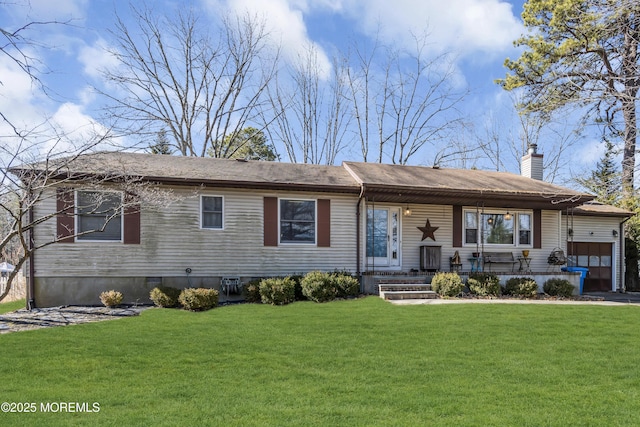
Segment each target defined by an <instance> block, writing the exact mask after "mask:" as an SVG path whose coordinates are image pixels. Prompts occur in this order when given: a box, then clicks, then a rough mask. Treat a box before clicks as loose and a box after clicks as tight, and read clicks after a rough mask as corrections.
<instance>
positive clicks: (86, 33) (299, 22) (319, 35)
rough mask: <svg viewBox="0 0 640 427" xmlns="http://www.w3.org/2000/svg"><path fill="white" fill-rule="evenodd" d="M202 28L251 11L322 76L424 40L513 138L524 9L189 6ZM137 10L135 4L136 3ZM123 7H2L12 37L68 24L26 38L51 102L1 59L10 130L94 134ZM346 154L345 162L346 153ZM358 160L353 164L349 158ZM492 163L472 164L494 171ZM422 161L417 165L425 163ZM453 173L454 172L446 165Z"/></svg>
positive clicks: (265, 0)
mask: <svg viewBox="0 0 640 427" xmlns="http://www.w3.org/2000/svg"><path fill="white" fill-rule="evenodd" d="M194 1H195V4H198V5H200V6H202V7H203V10H204V11H205V12H203V13H205V14H209V17H208V18H210V19H212V20H214V19H215V17H216V16H219V15H220V14H222V13H242V12H243V11H244V10H246V9H249V10H251V11H253V12H255V13H259V14H261V15H263V16H264V17H265V19H266V21H267V23H268V26H269V29H270V32H271V34H273V35H277V38H278V39H279V40H280V42H281V45H282V49H283V57H284V58H285V59H287V58H293V57H295V55H296V54H297V53H299V49H300V47H301V46H303V45H304V44H308V43H311V44H313V45H314V46H315V47H316V48H318V50H319V52H320V57H321V61H322V60H324V61H325V66H326V67H330V65H329V58H330V56H331V53H332V52H333V51H335V50H336V49H345V48H346V46H347V43H350V42H352V41H353V40H358V41H360V42H363V43H366V42H367V41H369V42H371V41H372V40H373V39H375V37H376V36H377V35H379V37H380V38H381V39H382V40H383V41H384V42H385V43H387V44H393V45H396V46H403V45H408V43H410V37H411V32H412V31H413V32H421V31H424V30H425V29H427V30H428V32H429V45H430V50H431V53H432V54H434V55H435V54H438V53H444V52H447V53H450V54H452V55H454V56H455V58H456V79H457V84H459V85H460V86H461V87H463V86H465V87H468V88H469V89H470V94H469V96H468V97H466V98H465V101H464V103H463V107H462V108H463V114H465V115H466V116H467V118H468V119H469V120H470V121H472V122H474V123H475V126H476V131H477V133H478V134H483V132H484V131H482V130H481V128H483V127H486V128H494V129H497V131H498V132H499V133H501V135H502V136H501V137H502V138H504V139H509V138H517V133H518V129H517V118H516V117H515V114H514V112H513V109H512V107H511V101H510V99H509V95H508V94H506V93H505V92H504V91H503V90H502V89H501V88H500V87H498V86H497V85H496V84H495V83H494V79H496V78H500V77H504V75H505V72H506V70H505V69H504V67H503V66H502V64H503V62H504V59H505V58H506V57H511V58H516V57H517V56H518V55H519V52H518V51H517V50H516V49H515V48H514V47H513V44H512V42H513V40H514V39H515V38H517V37H518V36H519V35H521V34H522V33H523V32H524V28H523V26H522V22H521V20H520V14H521V12H522V5H523V1H520V0H516V1H503V0H447V1H442V0H393V1H389V0H194ZM181 3H182V2H180V1H164V0H160V1H153V2H151V1H149V2H148V4H152V5H153V7H154V8H156V9H159V10H162V9H163V8H164V9H166V10H167V11H168V13H172V11H173V10H175V9H174V7H175V6H176V5H180V4H181ZM134 4H135V2H134ZM128 9H129V4H128V2H126V1H119V0H56V1H52V0H15V1H12V2H6V1H0V27H1V28H3V29H5V30H14V29H16V28H18V27H19V26H21V25H24V23H26V22H30V21H39V20H43V21H51V20H57V21H68V24H66V25H42V26H36V27H34V28H30V29H29V30H28V31H26V32H24V36H26V37H28V38H30V39H32V40H35V41H37V42H38V45H35V46H33V45H32V46H25V49H26V50H27V52H28V53H29V54H30V55H32V56H33V58H34V59H35V62H34V64H35V65H36V67H37V69H38V72H39V77H40V78H41V79H42V80H43V81H44V82H45V84H46V85H47V86H48V87H49V88H50V89H51V92H50V96H49V97H47V96H44V95H43V94H42V93H40V92H38V91H37V90H34V88H33V86H32V85H31V83H30V81H29V79H28V78H27V77H26V76H25V75H24V73H22V72H21V71H20V70H18V69H16V67H15V65H14V64H12V63H11V62H10V61H8V60H7V58H4V57H3V58H0V76H1V77H0V80H1V81H2V87H0V91H1V92H0V111H2V112H5V113H6V114H7V115H8V116H9V118H10V119H11V120H12V122H13V123H14V124H16V125H18V126H24V128H29V127H30V126H33V125H34V124H36V123H40V122H41V121H42V120H43V118H44V117H47V118H51V119H53V120H55V121H56V122H57V123H58V124H59V125H60V127H61V128H63V129H65V130H66V131H68V132H70V133H71V134H76V135H77V137H78V138H82V135H83V132H87V131H88V129H93V128H96V127H97V128H99V127H100V126H101V124H100V123H99V122H97V121H96V120H97V117H98V111H99V108H100V107H102V106H103V105H104V104H103V102H104V100H102V99H100V98H99V97H97V96H96V95H95V93H94V92H93V90H92V87H93V86H100V85H101V84H102V82H101V77H100V74H99V71H98V70H99V69H100V68H101V67H109V66H112V65H113V64H114V61H113V58H112V57H110V56H109V55H108V54H107V52H106V50H105V47H107V46H110V43H111V36H110V34H109V29H112V28H113V27H114V25H113V22H114V19H115V15H114V11H116V10H117V12H118V13H119V14H120V15H121V16H123V17H125V18H126V16H127V14H128ZM541 145H542V147H541V150H542V151H543V152H545V154H548V153H553V150H554V148H553V147H554V141H553V140H552V138H548V139H545V140H544V141H543V143H542V144H541ZM579 148H580V150H581V155H580V156H574V157H573V160H572V161H571V162H568V163H567V166H566V168H565V173H564V177H560V178H556V180H559V181H563V180H565V181H564V182H563V183H566V179H567V177H569V176H571V175H572V174H575V173H578V172H584V171H585V170H589V169H590V168H592V167H593V165H594V164H595V162H596V161H597V160H598V159H599V157H600V156H601V154H602V150H601V147H600V144H598V143H597V141H596V139H595V138H594V139H592V140H590V139H584V140H582V141H580V142H579ZM347 155H348V154H347ZM504 156H505V159H503V163H504V166H503V167H504V168H505V169H506V170H508V171H510V172H514V173H518V162H517V156H516V155H514V154H511V155H509V154H508V153H507V154H505V155H504ZM355 160H358V159H355ZM493 160H494V159H490V158H485V159H483V158H479V159H476V160H475V161H474V163H473V165H469V164H467V165H466V166H467V167H468V166H477V167H480V168H487V169H489V168H492V165H491V163H492V161H493ZM428 162H429V158H428V154H427V153H425V154H424V155H423V156H419V157H417V158H416V160H415V162H414V163H415V164H428ZM453 166H456V165H453Z"/></svg>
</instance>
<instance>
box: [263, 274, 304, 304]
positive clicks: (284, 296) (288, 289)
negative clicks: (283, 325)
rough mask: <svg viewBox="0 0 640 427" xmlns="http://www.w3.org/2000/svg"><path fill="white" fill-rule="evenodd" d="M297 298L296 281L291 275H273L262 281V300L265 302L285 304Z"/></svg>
mask: <svg viewBox="0 0 640 427" xmlns="http://www.w3.org/2000/svg"><path fill="white" fill-rule="evenodd" d="M295 299H296V283H295V280H293V279H292V278H291V277H284V278H281V277H272V278H269V279H263V280H261V281H260V300H261V301H262V302H263V303H265V304H271V305H285V304H289V303H292V302H294V301H295Z"/></svg>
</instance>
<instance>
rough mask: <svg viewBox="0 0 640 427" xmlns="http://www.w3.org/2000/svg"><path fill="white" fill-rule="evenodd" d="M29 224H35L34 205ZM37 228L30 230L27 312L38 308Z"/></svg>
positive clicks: (30, 211)
mask: <svg viewBox="0 0 640 427" xmlns="http://www.w3.org/2000/svg"><path fill="white" fill-rule="evenodd" d="M29 224H33V205H31V206H29ZM34 234H35V228H34V227H31V228H30V230H29V285H28V286H27V310H33V309H34V308H36V300H35V297H34V290H35V277H34V275H35V272H36V267H35V265H34V262H35V254H34V252H35V251H34V250H33V248H34V246H35V236H34Z"/></svg>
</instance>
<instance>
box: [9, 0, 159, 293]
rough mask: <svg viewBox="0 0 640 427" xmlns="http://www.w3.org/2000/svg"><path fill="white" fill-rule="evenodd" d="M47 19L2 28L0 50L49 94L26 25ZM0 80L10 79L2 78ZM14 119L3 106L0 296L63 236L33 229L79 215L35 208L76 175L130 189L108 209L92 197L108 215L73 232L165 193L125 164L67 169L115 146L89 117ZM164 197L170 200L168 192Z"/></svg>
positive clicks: (93, 208) (85, 182) (91, 184)
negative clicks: (95, 173) (103, 169)
mask: <svg viewBox="0 0 640 427" xmlns="http://www.w3.org/2000/svg"><path fill="white" fill-rule="evenodd" d="M0 4H4V2H3V3H0ZM47 24H59V22H57V21H48V22H29V23H27V24H25V25H22V26H21V27H19V28H18V29H15V30H9V29H6V28H2V29H0V34H1V37H2V38H3V40H4V42H3V44H2V45H0V55H2V56H3V57H6V58H9V60H10V61H12V62H13V63H15V64H16V65H17V66H18V67H19V68H20V69H21V70H22V71H23V72H24V74H25V75H26V76H28V77H29V78H30V79H31V81H32V83H33V86H34V89H35V90H38V91H40V92H44V93H45V94H48V91H47V87H46V84H45V83H44V82H43V81H42V80H41V78H40V77H41V75H42V73H43V72H46V66H45V65H44V64H42V63H40V61H39V59H38V58H39V55H38V49H39V48H43V47H46V46H45V45H44V44H41V43H40V42H39V41H37V40H35V39H33V38H30V36H29V34H28V33H27V30H28V29H31V28H34V27H36V26H41V25H47ZM0 84H7V82H5V81H0ZM12 119H13V117H12V115H11V112H7V111H0V230H2V231H1V232H2V234H1V235H0V253H2V255H3V256H4V257H7V258H4V259H5V260H8V261H9V262H11V263H12V264H14V266H15V269H14V270H13V271H12V272H10V273H9V275H8V278H7V283H6V284H5V286H4V287H3V290H2V291H1V292H0V301H2V300H3V299H4V298H5V297H6V296H7V295H8V294H9V292H10V291H11V288H12V285H13V283H14V281H15V279H16V277H17V276H18V274H19V272H20V270H21V268H22V267H23V266H24V265H25V263H27V262H28V260H29V259H30V257H31V256H32V255H33V254H34V253H35V252H36V251H38V250H40V249H41V248H43V247H45V246H49V245H51V244H53V243H56V242H58V241H59V238H58V236H38V239H36V238H35V237H34V230H35V229H37V228H38V226H39V225H41V224H43V223H45V222H47V221H50V220H52V219H53V218H55V217H56V216H57V215H61V214H66V215H68V216H70V217H71V218H73V216H75V215H77V212H76V211H75V210H74V211H73V212H68V210H67V209H55V210H54V211H53V212H47V213H43V211H41V210H39V209H36V205H37V204H39V203H47V198H51V197H56V193H57V189H58V188H60V186H64V185H65V184H67V183H71V182H74V183H78V182H77V181H76V180H77V179H78V178H83V179H82V181H80V183H81V185H82V187H83V188H85V189H90V188H98V187H99V186H100V185H101V184H102V183H104V182H107V181H108V182H109V185H110V188H112V189H117V190H119V191H121V193H122V194H127V195H128V196H127V197H122V199H121V200H120V201H119V202H118V203H116V204H114V203H113V202H111V203H110V204H109V209H108V210H105V211H103V212H101V209H102V208H103V207H104V206H105V204H104V203H102V200H100V198H94V199H93V200H92V201H91V202H90V203H89V205H90V206H85V208H88V209H89V212H90V213H93V214H97V213H100V216H101V218H104V221H103V223H102V225H101V226H100V227H98V228H95V227H93V228H91V227H88V228H85V229H84V231H83V232H81V233H74V235H73V236H71V237H76V236H79V235H81V234H87V233H91V232H99V231H101V230H102V229H104V227H105V226H107V224H108V223H109V221H110V220H111V219H112V218H114V217H117V216H118V215H119V212H123V211H124V210H125V209H131V208H132V207H133V206H137V205H138V204H140V203H142V202H143V201H145V203H146V202H148V201H153V200H161V199H162V198H164V196H163V195H164V194H165V193H164V192H160V191H159V190H157V189H151V188H150V186H149V185H148V184H142V183H139V182H137V180H136V179H135V178H131V177H128V176H127V173H126V171H125V170H124V169H114V171H113V172H112V173H109V174H103V175H101V176H100V178H90V177H89V176H74V175H73V174H71V175H70V174H69V171H70V170H73V164H74V162H76V161H77V160H78V159H80V158H81V157H83V156H84V155H86V154H89V153H92V152H94V151H96V150H99V149H106V148H107V147H110V148H113V147H114V146H113V145H112V139H113V138H114V136H115V135H114V134H113V133H112V132H111V130H110V129H106V128H104V127H102V126H101V125H98V124H96V123H90V124H89V125H87V126H82V127H79V128H78V129H74V130H73V131H68V130H64V129H62V128H60V126H58V125H57V124H56V123H55V121H53V120H50V119H48V118H46V117H45V118H42V119H40V122H39V123H35V122H31V123H29V122H27V123H25V124H20V125H16V124H15V122H14V121H12ZM95 194H96V195H100V194H102V193H99V192H96V193H95ZM131 195H136V197H135V198H134V197H132V196H131ZM163 202H166V198H165V200H164V201H163ZM85 211H86V209H85ZM68 237H69V236H68Z"/></svg>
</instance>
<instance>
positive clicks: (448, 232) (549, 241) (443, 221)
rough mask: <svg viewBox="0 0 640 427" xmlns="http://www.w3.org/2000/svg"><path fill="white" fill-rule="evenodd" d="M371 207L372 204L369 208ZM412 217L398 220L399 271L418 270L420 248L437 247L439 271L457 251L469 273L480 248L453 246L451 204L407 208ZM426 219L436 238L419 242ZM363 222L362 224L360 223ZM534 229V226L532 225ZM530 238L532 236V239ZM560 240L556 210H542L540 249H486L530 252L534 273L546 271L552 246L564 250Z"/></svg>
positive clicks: (365, 260)
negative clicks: (400, 248)
mask: <svg viewBox="0 0 640 427" xmlns="http://www.w3.org/2000/svg"><path fill="white" fill-rule="evenodd" d="M369 206H371V205H369ZM375 206H377V207H398V208H404V207H406V205H395V204H383V203H378V204H376V205H375ZM410 207H411V211H412V212H411V216H402V218H401V230H402V232H401V237H400V238H401V247H402V254H401V257H402V258H401V260H402V265H401V268H400V269H401V270H402V271H409V270H411V269H419V268H420V246H422V245H427V246H440V247H441V264H440V269H441V270H442V271H448V270H449V258H450V257H452V256H453V255H454V254H455V252H456V251H457V252H458V254H459V255H460V258H461V259H462V269H463V271H469V270H470V268H471V267H470V265H471V264H470V261H469V258H471V256H472V253H473V252H476V251H477V250H479V251H482V248H480V249H477V248H476V246H475V245H464V246H463V247H461V248H454V247H453V221H452V218H453V207H452V206H450V205H410ZM469 209H471V210H475V207H465V210H469ZM521 212H526V213H531V214H532V215H533V211H527V210H523V211H521ZM362 215H363V218H366V206H364V207H363V211H362ZM427 219H428V220H429V223H430V224H431V226H432V227H438V229H437V230H436V231H435V232H434V236H435V238H436V240H435V241H433V240H432V239H431V238H426V239H425V240H422V231H420V230H419V229H418V227H424V226H425V224H426V221H427ZM363 222H364V221H363ZM532 227H533V225H532ZM361 230H362V233H363V234H362V235H363V236H364V235H365V234H364V233H366V228H365V225H364V224H363V225H362V229H361ZM532 239H533V236H532ZM564 246H565V245H564V243H563V240H562V239H561V238H560V213H559V212H558V211H542V248H541V249H534V248H533V245H531V246H528V247H519V246H504V247H492V248H489V247H487V248H485V250H487V251H488V250H496V251H505V252H508V251H511V252H513V254H514V256H516V257H517V256H521V255H522V249H527V250H529V257H530V258H531V269H532V270H533V271H546V270H547V268H548V267H549V266H548V264H547V257H548V255H549V253H550V252H551V250H552V249H553V248H555V247H561V248H564ZM361 260H362V265H363V271H367V270H370V269H371V268H372V266H370V265H367V259H366V254H362V257H361ZM518 266H519V265H518V264H516V265H515V266H514V268H515V270H517V269H518ZM375 269H376V270H385V269H388V270H393V268H384V267H381V266H375Z"/></svg>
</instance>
